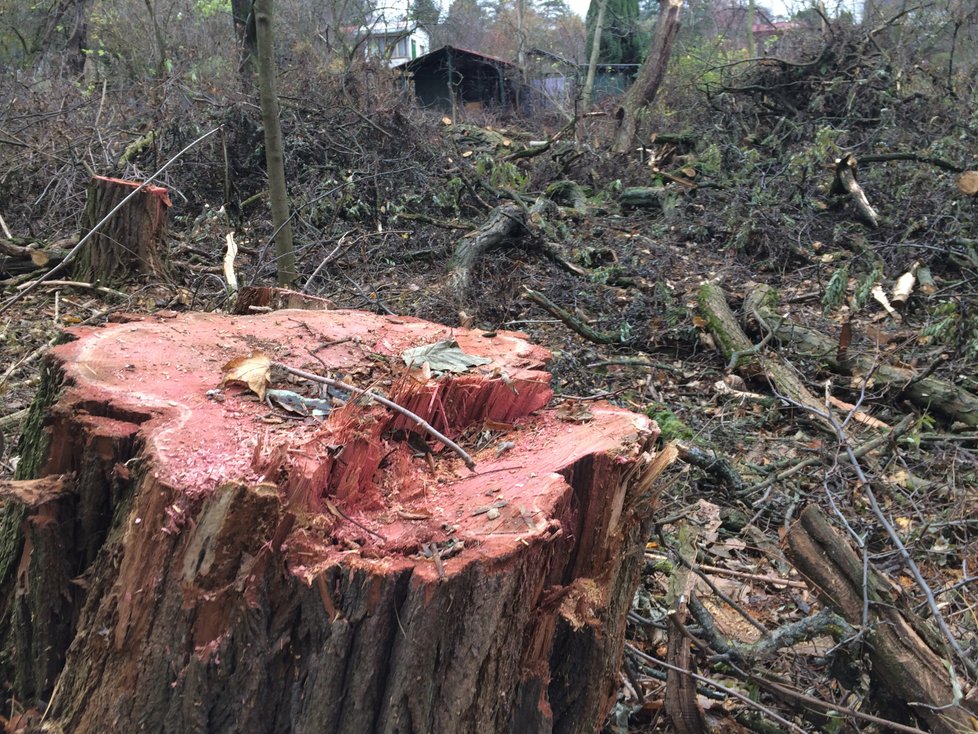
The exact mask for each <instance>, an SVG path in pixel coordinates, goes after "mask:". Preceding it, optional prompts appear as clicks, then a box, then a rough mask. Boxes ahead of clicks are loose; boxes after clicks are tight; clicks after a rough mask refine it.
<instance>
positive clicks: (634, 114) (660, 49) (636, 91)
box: [614, 0, 683, 153]
mask: <svg viewBox="0 0 978 734" xmlns="http://www.w3.org/2000/svg"><path fill="white" fill-rule="evenodd" d="M682 9H683V0H659V19H658V21H656V24H655V32H654V33H653V34H652V42H651V44H650V45H649V55H648V56H647V57H646V59H645V63H644V64H642V68H641V69H640V70H639V72H638V78H637V79H636V80H635V83H634V84H632V86H631V87H630V88H629V90H628V92H627V93H626V94H625V99H624V101H623V102H622V104H621V107H620V108H619V109H618V119H619V127H618V134H617V136H616V137H615V143H614V150H615V152H618V153H624V152H625V151H626V150H628V149H629V148H630V147H631V146H632V142H633V141H634V139H635V133H636V131H637V129H638V116H639V113H640V112H641V110H642V109H643V108H644V107H646V106H648V105H649V104H651V103H652V100H653V99H655V95H656V92H658V91H659V85H660V84H662V78H663V77H664V76H665V74H666V66H667V65H668V64H669V56H670V54H671V53H672V44H673V41H675V40H676V34H677V33H678V32H679V14H680V12H681V11H682Z"/></svg>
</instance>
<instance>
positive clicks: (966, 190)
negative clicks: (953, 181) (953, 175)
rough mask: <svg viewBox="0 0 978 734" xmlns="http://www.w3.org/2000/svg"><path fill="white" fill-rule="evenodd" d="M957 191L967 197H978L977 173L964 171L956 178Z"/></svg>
mask: <svg viewBox="0 0 978 734" xmlns="http://www.w3.org/2000/svg"><path fill="white" fill-rule="evenodd" d="M958 191H960V192H961V193H962V194H966V195H968V196H978V171H965V172H964V173H962V174H961V175H960V176H958Z"/></svg>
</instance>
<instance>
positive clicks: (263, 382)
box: [221, 349, 272, 400]
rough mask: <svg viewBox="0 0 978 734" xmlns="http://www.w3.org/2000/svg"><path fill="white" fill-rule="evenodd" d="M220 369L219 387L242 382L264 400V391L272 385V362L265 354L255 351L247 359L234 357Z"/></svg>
mask: <svg viewBox="0 0 978 734" xmlns="http://www.w3.org/2000/svg"><path fill="white" fill-rule="evenodd" d="M222 369H223V371H224V377H223V378H222V379H221V385H225V384H227V383H228V382H243V383H244V384H245V385H247V386H248V389H250V390H251V391H252V392H253V393H255V395H257V396H258V397H259V398H261V399H262V400H264V399H265V390H266V389H267V388H268V386H269V385H270V384H271V383H272V378H271V372H272V360H271V359H270V358H269V356H268V355H267V354H265V353H264V352H262V351H260V350H257V349H256V350H255V351H254V352H252V353H251V355H250V356H248V357H235V358H234V359H232V360H231V361H230V362H228V363H227V364H226V365H224V367H223V368H222Z"/></svg>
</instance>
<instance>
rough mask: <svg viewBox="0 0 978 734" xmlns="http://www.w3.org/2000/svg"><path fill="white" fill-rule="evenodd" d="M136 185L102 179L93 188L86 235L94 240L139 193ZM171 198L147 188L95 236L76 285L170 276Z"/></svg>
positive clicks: (81, 260) (77, 272) (80, 260)
mask: <svg viewBox="0 0 978 734" xmlns="http://www.w3.org/2000/svg"><path fill="white" fill-rule="evenodd" d="M139 185H140V184H139V183H137V182H135V181H123V180H121V179H117V178H106V177H104V176H96V177H95V178H93V179H92V182H91V184H90V185H89V188H88V202H87V203H86V205H85V212H84V214H83V215H82V227H81V231H82V235H85V234H88V232H90V231H91V230H92V229H93V228H94V227H95V226H96V225H97V224H98V223H99V222H101V221H102V219H103V218H104V217H105V216H106V215H107V214H108V213H109V212H111V211H112V210H113V209H114V208H115V207H116V206H118V205H119V203H120V202H121V201H122V200H123V199H125V198H126V197H127V196H129V194H131V193H132V192H133V189H135V188H137V187H139ZM169 207H170V198H169V196H168V194H167V190H166V189H164V188H162V187H160V186H146V187H144V188H143V189H142V190H141V191H140V192H139V193H138V194H136V195H135V196H134V197H133V198H132V199H130V200H129V201H128V202H126V204H125V205H124V206H123V207H122V208H121V209H120V210H119V211H117V212H116V213H115V214H114V215H113V216H112V217H111V218H110V219H109V220H108V221H107V222H106V223H105V224H103V225H102V226H101V227H99V229H98V230H97V231H96V232H95V234H94V235H93V236H92V238H91V239H90V240H89V241H88V243H87V244H86V245H85V247H84V248H82V250H81V251H80V252H79V253H78V258H77V260H76V261H75V267H74V270H73V273H74V277H75V279H76V280H83V281H90V282H102V283H120V282H125V281H127V280H129V279H130V278H132V277H134V276H150V277H154V278H159V277H162V276H163V275H165V273H166V268H165V265H164V262H165V245H164V239H163V238H164V232H165V229H166V219H167V209H168V208H169Z"/></svg>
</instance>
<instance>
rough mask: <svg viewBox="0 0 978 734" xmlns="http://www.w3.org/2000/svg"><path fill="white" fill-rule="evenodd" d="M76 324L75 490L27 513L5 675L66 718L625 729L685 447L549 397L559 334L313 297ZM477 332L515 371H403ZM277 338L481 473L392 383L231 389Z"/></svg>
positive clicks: (229, 727)
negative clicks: (648, 551) (677, 460)
mask: <svg viewBox="0 0 978 734" xmlns="http://www.w3.org/2000/svg"><path fill="white" fill-rule="evenodd" d="M74 336H75V337H76V340H75V341H73V342H71V343H68V344H65V345H62V346H59V347H57V348H56V349H54V350H53V352H52V354H51V356H50V358H49V359H50V363H49V367H48V370H47V374H46V377H45V379H44V381H43V383H42V387H41V395H40V397H39V399H38V400H37V401H36V402H35V406H34V408H33V409H32V414H31V416H30V418H29V420H28V424H27V427H26V429H25V444H24V447H23V458H22V462H21V463H22V465H23V466H30V467H33V468H35V469H36V473H38V474H40V475H42V476H45V477H51V476H55V475H63V474H68V473H72V472H73V473H74V475H75V479H74V482H73V492H72V493H70V494H61V493H54V494H53V495H52V496H51V497H49V498H48V500H49V501H47V502H45V503H43V504H40V505H36V504H35V506H32V507H28V506H25V505H23V504H18V503H16V502H14V501H11V502H10V503H8V505H7V506H6V507H5V508H3V509H2V510H0V650H2V651H3V657H2V658H0V679H6V680H7V681H8V683H9V686H10V691H11V693H12V694H13V695H16V696H17V697H18V699H19V700H20V701H25V700H26V701H28V702H30V701H33V700H38V699H44V700H50V706H49V707H48V710H47V719H46V726H49V727H51V728H52V730H61V731H71V732H96V731H97V732H105V731H113V732H116V731H117V732H129V731H143V730H145V731H208V732H242V731H247V732H281V731H295V732H306V731H315V732H344V733H346V732H351V733H354V734H355V733H356V732H409V731H418V732H487V733H489V732H491V733H495V732H507V731H508V732H530V733H532V732H581V733H582V734H583V733H585V732H587V733H588V734H590V732H593V731H596V730H598V729H599V728H600V727H601V724H602V722H603V719H604V717H605V716H606V714H607V712H608V710H609V709H610V706H611V704H612V703H613V702H614V699H615V692H616V689H617V676H618V669H619V668H618V666H619V663H620V658H621V654H622V650H623V645H624V629H625V616H626V614H627V611H628V608H629V606H630V602H631V598H632V595H633V593H634V590H635V587H636V585H637V582H638V578H639V573H640V570H641V566H642V559H643V554H642V549H643V546H644V541H645V538H646V537H647V536H646V533H647V531H648V525H649V521H650V514H651V508H652V503H653V502H654V499H655V496H656V492H655V480H656V477H657V476H658V474H659V473H660V472H661V471H662V469H663V468H664V466H665V465H666V464H667V463H668V462H667V461H664V460H663V457H665V456H667V454H666V453H665V452H663V453H662V454H659V455H656V454H654V452H653V450H652V448H651V447H652V445H653V442H654V441H655V439H656V438H657V436H658V429H657V428H656V426H655V424H654V423H653V422H651V421H650V420H648V419H647V418H645V417H644V416H640V415H636V414H633V413H629V412H627V411H624V410H621V409H619V408H615V407H613V406H610V405H607V404H600V403H596V404H591V403H588V404H587V407H586V409H585V408H582V409H581V410H577V411H567V410H563V411H554V410H550V409H547V408H546V405H547V403H548V401H549V399H550V397H551V390H550V387H549V375H548V374H547V373H546V372H545V371H543V367H544V364H545V362H546V361H547V359H548V358H549V353H548V352H547V351H546V350H544V349H542V348H540V347H536V346H533V345H531V344H529V343H527V342H526V341H525V340H523V339H522V338H521V336H520V335H518V334H514V333H510V332H498V333H493V334H483V333H480V332H476V331H470V330H465V329H449V328H447V327H442V326H438V325H435V324H431V323H427V322H423V321H419V320H416V319H412V318H407V317H397V318H393V317H381V316H376V315H372V314H366V313H361V312H351V311H339V310H336V311H297V310H286V311H276V312H273V313H269V314H263V315H259V316H251V317H233V316H223V315H217V314H189V315H185V316H179V317H175V316H172V315H171V317H170V318H164V317H154V318H150V319H145V320H142V321H134V322H130V323H125V324H113V325H110V326H107V327H105V328H103V329H77V330H75V331H74ZM450 338H451V339H454V340H455V341H456V342H457V344H458V346H459V348H461V349H462V350H463V351H464V352H465V353H466V354H470V355H479V356H482V357H485V358H488V359H491V360H492V361H491V363H489V364H486V365H484V366H482V367H479V368H476V370H475V371H469V372H465V373H461V374H451V375H447V376H444V377H441V378H434V377H425V376H423V375H422V374H420V373H417V372H415V373H410V374H408V373H407V372H406V368H405V367H404V366H403V362H402V361H401V354H402V353H403V352H404V350H405V349H407V348H411V347H415V346H418V345H420V344H424V343H431V342H435V341H438V340H444V339H450ZM256 348H260V349H263V350H264V351H265V352H267V353H269V354H274V356H275V359H276V360H279V361H281V362H283V363H288V364H290V365H291V364H294V365H295V366H296V367H299V368H302V369H306V370H320V369H321V367H322V364H326V365H329V367H330V368H331V369H333V370H335V371H336V372H337V373H338V374H342V375H343V376H344V378H345V380H346V381H347V382H350V383H356V384H357V385H358V386H362V387H370V388H371V389H373V390H380V391H382V392H383V393H384V394H385V395H386V396H387V397H388V398H390V399H392V400H394V401H395V402H397V403H399V404H400V405H402V406H404V407H406V408H408V409H410V410H412V411H413V412H415V413H417V414H418V415H420V416H421V417H422V418H424V419H425V420H426V421H428V422H429V423H430V424H431V425H432V426H434V427H435V428H437V429H438V430H440V431H442V432H443V433H445V434H446V435H447V436H448V437H449V438H451V439H452V440H453V441H457V442H459V443H460V444H461V445H463V446H464V447H465V448H466V450H467V451H468V452H470V454H471V455H472V456H473V458H474V459H475V462H476V470H475V471H474V472H472V471H469V470H468V469H467V468H466V467H465V465H464V464H463V462H462V460H460V459H459V458H458V457H457V456H456V455H455V454H454V453H452V452H450V451H446V450H444V449H443V447H442V446H441V445H440V444H439V443H437V442H436V441H433V440H431V439H430V438H428V437H427V435H426V434H423V433H420V432H417V431H415V430H413V429H414V428H415V425H414V424H413V423H411V422H410V421H408V420H407V419H405V418H404V417H403V416H401V415H400V414H397V413H394V412H391V411H388V410H387V409H386V408H384V407H382V406H380V405H377V404H374V403H369V404H364V403H363V402H362V401H359V400H355V399H353V400H349V401H347V402H346V403H345V404H343V405H337V407H335V408H333V410H332V412H331V413H330V415H329V416H328V417H327V418H326V419H325V420H324V421H322V422H320V421H318V420H316V419H314V418H312V417H305V418H292V417H289V414H287V413H285V412H283V411H281V410H279V409H278V408H277V407H273V406H270V405H268V404H265V403H262V402H259V401H258V400H257V399H255V397H254V396H253V395H251V394H250V393H248V392H246V391H244V390H242V389H239V388H236V387H232V388H228V389H226V390H224V391H216V390H214V388H216V386H217V385H218V384H219V383H220V381H221V379H222V365H224V364H225V363H226V362H227V361H228V360H229V359H230V358H233V357H236V356H239V355H242V354H248V353H250V352H251V351H252V350H253V349H256ZM273 377H274V375H273ZM59 386H60V387H59ZM275 387H276V388H279V387H283V386H282V385H281V384H280V382H278V383H277V384H275ZM288 387H290V389H292V390H294V391H297V392H298V391H305V390H306V389H307V386H304V385H301V384H291V385H289V386H288ZM209 391H210V392H209ZM42 417H43V418H44V420H43V429H42V426H41V418H42ZM672 455H674V452H672V454H668V456H672ZM19 486H20V487H22V488H25V487H26V485H19ZM35 494H37V493H35ZM41 512H44V513H46V514H43V515H42V514H39V513H41ZM45 625H48V627H51V629H48V628H47V627H45ZM69 645H70V647H69ZM42 708H43V706H42Z"/></svg>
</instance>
